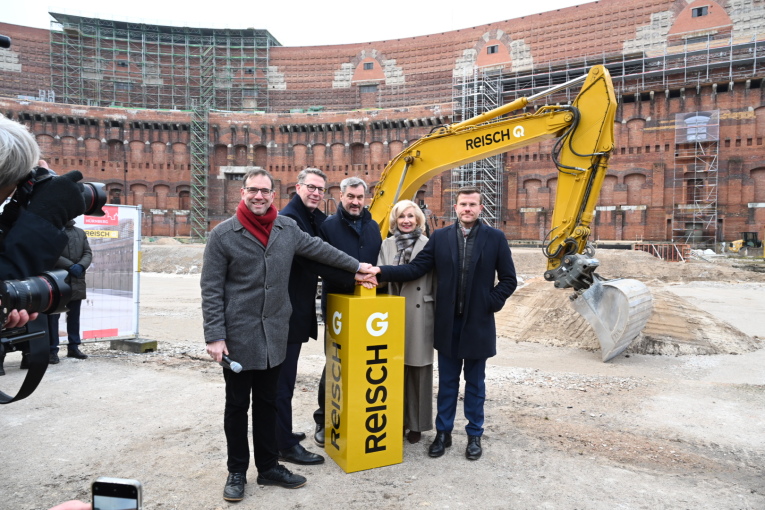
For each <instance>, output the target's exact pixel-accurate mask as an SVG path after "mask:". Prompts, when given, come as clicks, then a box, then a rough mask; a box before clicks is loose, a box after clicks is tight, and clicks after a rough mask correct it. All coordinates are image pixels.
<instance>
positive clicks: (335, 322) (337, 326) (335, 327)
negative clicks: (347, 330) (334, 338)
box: [332, 312, 343, 335]
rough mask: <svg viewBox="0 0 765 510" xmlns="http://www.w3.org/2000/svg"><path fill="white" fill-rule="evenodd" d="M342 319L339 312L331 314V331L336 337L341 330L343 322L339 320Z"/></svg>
mask: <svg viewBox="0 0 765 510" xmlns="http://www.w3.org/2000/svg"><path fill="white" fill-rule="evenodd" d="M342 318H343V314H341V313H340V312H335V313H334V314H332V331H334V332H335V334H336V335H339V334H340V330H341V329H343V322H342V321H341V320H340V319H342Z"/></svg>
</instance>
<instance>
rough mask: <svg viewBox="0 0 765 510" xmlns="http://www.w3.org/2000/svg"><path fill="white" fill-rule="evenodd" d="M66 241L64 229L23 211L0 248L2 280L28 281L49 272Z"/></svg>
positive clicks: (0, 275)
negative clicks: (25, 279)
mask: <svg viewBox="0 0 765 510" xmlns="http://www.w3.org/2000/svg"><path fill="white" fill-rule="evenodd" d="M66 239H67V237H66V235H65V234H64V232H63V230H61V229H58V228H56V227H54V226H53V224H52V223H50V222H49V221H47V220H44V219H42V218H41V217H39V216H37V215H36V214H32V213H30V212H28V211H26V210H22V211H21V213H20V214H19V217H18V219H17V220H16V222H15V223H14V224H13V227H12V228H11V229H10V230H9V231H8V235H7V236H6V238H5V242H4V243H3V246H2V249H0V279H3V280H13V279H16V278H26V277H29V276H35V275H39V274H40V273H42V272H44V271H50V270H51V269H53V266H54V265H55V264H56V261H57V260H58V256H59V255H60V254H61V250H63V249H64V246H65V245H66Z"/></svg>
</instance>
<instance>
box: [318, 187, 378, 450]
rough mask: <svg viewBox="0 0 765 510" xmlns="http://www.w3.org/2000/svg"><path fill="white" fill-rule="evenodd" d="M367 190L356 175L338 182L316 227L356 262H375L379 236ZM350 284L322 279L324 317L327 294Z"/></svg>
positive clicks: (320, 420)
mask: <svg viewBox="0 0 765 510" xmlns="http://www.w3.org/2000/svg"><path fill="white" fill-rule="evenodd" d="M367 191H368V188H367V183H365V182H364V181H363V180H361V179H359V178H358V177H348V178H347V179H343V180H342V181H341V182H340V204H339V205H338V206H337V212H336V213H335V214H334V215H333V216H330V217H329V218H327V220H326V221H325V222H324V223H322V225H321V228H320V229H319V235H320V236H321V237H322V239H324V240H325V241H326V242H328V243H329V244H331V245H332V246H334V247H335V248H337V249H338V250H340V251H342V252H345V253H347V254H348V255H350V256H351V257H353V258H355V259H356V260H358V261H359V262H367V263H369V264H373V265H374V264H376V263H377V255H378V254H379V253H380V245H382V237H381V236H380V226H379V225H378V224H377V222H376V221H375V220H373V219H372V215H371V214H369V211H368V210H366V209H365V208H364V200H365V198H366V193H367ZM353 288H354V287H353V285H338V284H337V283H335V282H331V281H326V282H324V283H323V284H322V292H321V311H322V313H323V314H324V318H325V319H326V317H327V295H328V294H351V293H353ZM325 380H326V367H325V371H323V372H322V374H321V382H320V383H319V402H318V403H319V408H318V409H317V410H316V411H315V412H314V413H313V419H314V421H315V422H316V432H315V433H314V436H313V438H314V441H315V442H316V444H317V445H319V446H321V447H324V424H325V421H324V416H325V413H324V405H325V388H324V386H325Z"/></svg>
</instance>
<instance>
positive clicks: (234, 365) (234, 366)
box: [220, 354, 242, 374]
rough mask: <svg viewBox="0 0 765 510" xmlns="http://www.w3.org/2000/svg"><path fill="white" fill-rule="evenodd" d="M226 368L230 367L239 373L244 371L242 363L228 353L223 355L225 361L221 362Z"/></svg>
mask: <svg viewBox="0 0 765 510" xmlns="http://www.w3.org/2000/svg"><path fill="white" fill-rule="evenodd" d="M220 364H221V365H223V366H224V367H226V368H230V369H231V371H232V372H234V373H237V374H238V373H239V372H241V371H242V365H240V364H239V363H237V362H236V361H234V360H232V359H231V358H229V357H228V356H227V355H225V354H224V355H223V361H221V362H220Z"/></svg>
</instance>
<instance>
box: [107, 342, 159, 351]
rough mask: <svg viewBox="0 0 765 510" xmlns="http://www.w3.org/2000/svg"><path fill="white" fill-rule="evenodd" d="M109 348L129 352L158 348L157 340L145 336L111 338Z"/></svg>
mask: <svg viewBox="0 0 765 510" xmlns="http://www.w3.org/2000/svg"><path fill="white" fill-rule="evenodd" d="M109 348H110V349H114V350H118V351H128V352H137V353H142V352H155V351H156V350H157V341H156V340H146V339H145V338H128V339H123V340H110V341H109Z"/></svg>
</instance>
